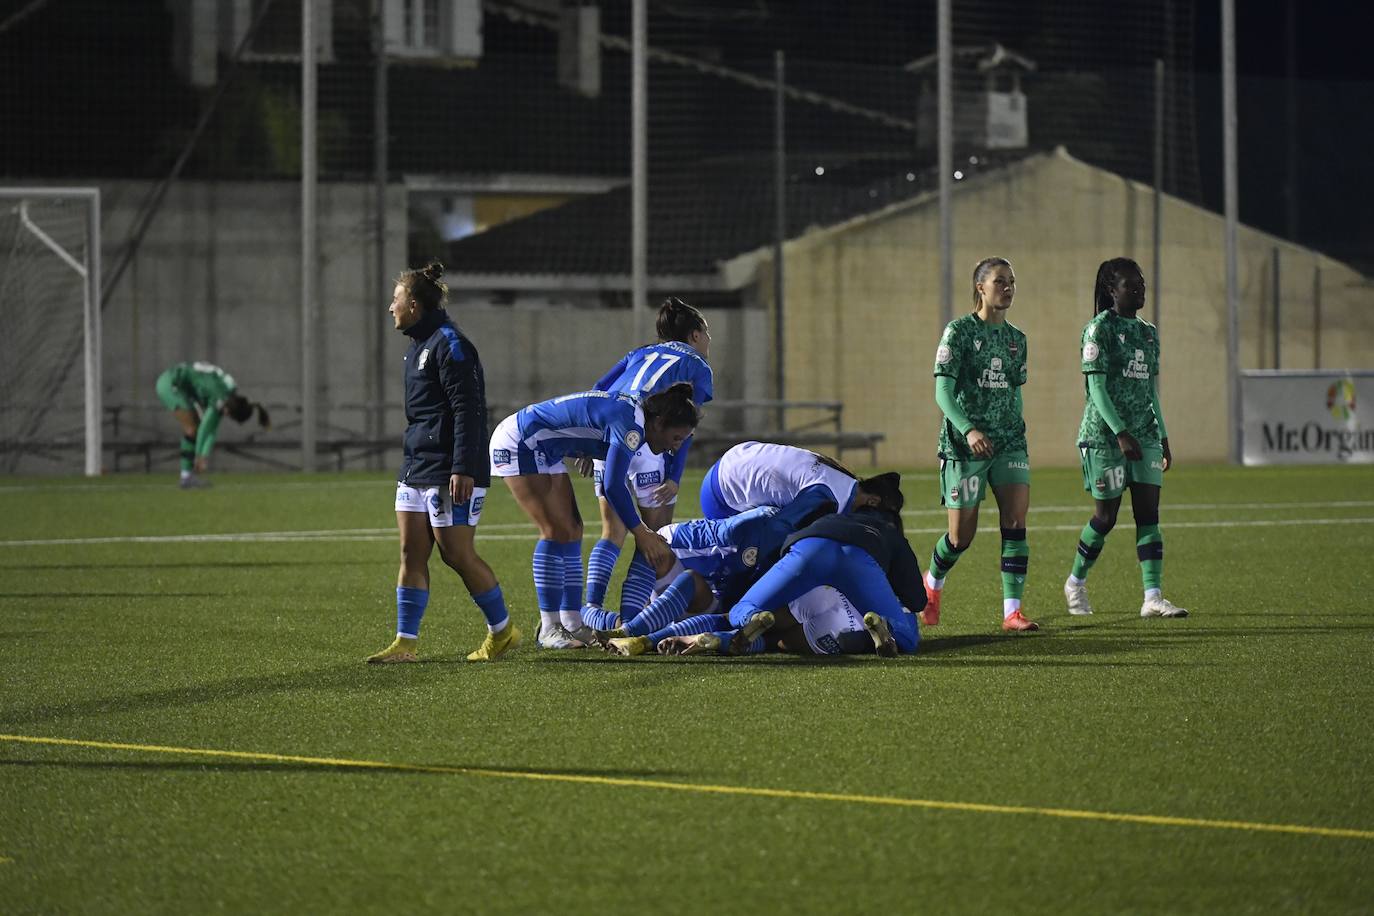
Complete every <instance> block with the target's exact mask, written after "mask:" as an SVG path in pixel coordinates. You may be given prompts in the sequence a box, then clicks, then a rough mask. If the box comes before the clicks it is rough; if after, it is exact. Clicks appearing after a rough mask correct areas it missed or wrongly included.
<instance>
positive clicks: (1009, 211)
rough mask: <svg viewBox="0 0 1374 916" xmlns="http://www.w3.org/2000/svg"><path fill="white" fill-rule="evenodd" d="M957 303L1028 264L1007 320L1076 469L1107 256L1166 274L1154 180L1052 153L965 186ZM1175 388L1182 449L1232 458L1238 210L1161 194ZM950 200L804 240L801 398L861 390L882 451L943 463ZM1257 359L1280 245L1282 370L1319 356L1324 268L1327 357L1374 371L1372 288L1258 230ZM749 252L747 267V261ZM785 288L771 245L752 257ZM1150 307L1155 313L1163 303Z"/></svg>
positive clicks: (1254, 362)
mask: <svg viewBox="0 0 1374 916" xmlns="http://www.w3.org/2000/svg"><path fill="white" fill-rule="evenodd" d="M954 199H955V216H956V218H955V246H954V262H955V265H956V268H955V298H954V308H955V313H956V314H959V313H960V312H962V311H963V310H966V309H968V308H970V307H971V297H972V285H971V282H970V278H969V274H970V273H971V271H972V268H973V265H974V264H975V263H977V261H978V260H979V259H981V258H983V257H986V256H989V255H1001V256H1004V257H1007V258H1009V259H1010V260H1011V261H1012V263H1013V265H1014V266H1015V269H1016V277H1017V286H1018V290H1017V296H1016V302H1015V304H1014V306H1013V307H1012V311H1011V313H1010V315H1009V318H1010V320H1011V321H1013V322H1014V323H1015V324H1017V325H1018V326H1020V327H1021V328H1022V329H1023V330H1024V331H1025V332H1026V334H1027V335H1028V337H1029V351H1030V383H1029V385H1028V386H1027V388H1026V391H1025V404H1026V422H1027V426H1028V428H1029V429H1028V437H1029V445H1030V449H1031V457H1032V461H1033V462H1034V463H1035V464H1036V465H1037V466H1054V465H1076V463H1077V460H1078V456H1077V452H1076V450H1075V444H1074V443H1075V437H1076V433H1077V429H1078V422H1079V419H1080V418H1081V415H1082V408H1083V381H1082V375H1081V373H1080V371H1079V350H1078V342H1079V334H1080V331H1081V329H1082V327H1083V325H1084V324H1085V323H1086V322H1087V321H1088V319H1089V318H1090V317H1091V314H1092V288H1093V281H1094V279H1095V276H1096V271H1097V265H1098V264H1099V263H1100V262H1101V261H1103V260H1105V259H1107V258H1110V257H1116V256H1121V255H1125V256H1127V257H1132V258H1134V259H1135V260H1136V261H1138V262H1139V263H1140V264H1141V266H1142V267H1143V268H1144V270H1145V273H1146V281H1147V283H1149V284H1151V286H1153V284H1154V282H1155V278H1154V277H1151V276H1150V272H1151V269H1152V257H1153V255H1152V248H1151V239H1152V218H1153V217H1152V198H1151V192H1150V190H1149V189H1148V188H1146V187H1143V186H1141V185H1138V184H1134V183H1132V182H1128V181H1125V180H1124V179H1122V178H1120V177H1118V176H1115V175H1112V174H1110V173H1108V172H1104V171H1102V170H1099V169H1096V168H1093V167H1091V166H1088V165H1086V164H1083V163H1080V162H1078V161H1077V160H1074V159H1072V158H1071V157H1069V156H1068V155H1067V154H1065V153H1063V152H1057V153H1053V154H1046V155H1044V156H1038V157H1035V158H1033V159H1030V160H1027V161H1026V162H1024V163H1022V164H1020V165H1018V166H1015V167H1012V168H1010V169H1008V170H1006V171H1005V172H1001V173H998V174H996V175H993V176H989V177H987V178H985V179H981V180H979V181H977V182H974V183H970V184H968V185H961V186H957V187H956V194H955V198H954ZM1163 211H1164V212H1163V227H1164V238H1165V242H1166V244H1165V248H1164V251H1163V255H1162V258H1163V262H1162V263H1163V266H1162V273H1163V285H1162V289H1161V292H1162V299H1161V302H1162V311H1161V317H1160V322H1159V324H1160V334H1161V339H1162V364H1163V375H1162V380H1161V390H1162V395H1163V404H1164V411H1165V419H1166V421H1167V423H1168V427H1169V434H1170V445H1171V447H1172V449H1173V452H1174V454H1175V456H1176V457H1177V458H1178V459H1179V461H1180V462H1195V461H1224V460H1225V459H1226V457H1227V437H1226V435H1225V433H1224V430H1225V429H1226V390H1227V389H1226V375H1225V372H1226V342H1225V341H1226V338H1225V335H1226V295H1225V273H1224V262H1223V247H1222V246H1223V239H1222V220H1221V219H1220V217H1219V216H1217V215H1216V214H1214V213H1210V212H1208V211H1205V210H1202V209H1200V208H1198V207H1195V206H1193V205H1191V204H1187V203H1185V202H1183V201H1179V200H1176V199H1172V198H1168V199H1166V200H1165V203H1164V207H1163ZM938 220H939V213H938V207H937V205H936V203H935V201H934V199H933V198H926V199H924V200H921V201H917V202H915V203H910V204H904V205H900V206H897V207H893V208H891V209H890V210H888V211H886V212H884V213H880V214H877V215H874V216H871V217H868V218H865V219H861V220H856V221H854V222H852V223H850V224H848V225H845V226H842V227H836V228H831V229H827V230H823V231H817V232H814V233H811V234H809V235H807V236H804V237H802V238H799V239H796V240H794V241H792V242H789V243H788V245H787V249H786V255H785V256H786V258H787V299H786V319H787V325H786V326H787V364H788V366H789V367H791V368H790V371H789V372H788V380H787V393H788V396H789V397H791V398H834V399H838V400H843V401H844V402H845V403H846V405H847V406H846V409H845V413H846V425H847V426H850V427H852V428H854V429H871V430H879V431H883V432H886V433H887V436H888V439H887V441H886V443H885V444H884V446H883V447H882V449H881V452H880V456H879V458H880V461H881V462H882V463H884V464H889V465H916V466H930V465H932V464H933V462H934V460H935V459H934V453H935V447H936V435H937V431H938V422H939V415H938V410H937V408H936V406H935V403H934V384H933V380H932V378H931V369H932V366H933V361H934V353H935V346H936V343H937V341H938V338H939V336H940V333H941V331H942V326H941V323H940V321H939V307H938V296H939V261H938V246H937V234H936V233H937V229H938ZM1239 242H1240V280H1241V296H1242V299H1241V316H1242V317H1241V323H1242V340H1241V363H1242V368H1271V367H1272V347H1273V333H1272V329H1271V324H1272V314H1273V311H1272V298H1273V297H1272V285H1273V283H1272V273H1271V271H1272V267H1271V265H1272V263H1273V252H1274V249H1275V247H1277V248H1278V249H1279V252H1280V265H1281V274H1280V277H1281V281H1280V282H1281V294H1282V301H1283V306H1282V309H1281V315H1282V318H1283V324H1282V329H1281V342H1282V350H1281V352H1282V365H1283V367H1284V368H1310V367H1312V365H1313V353H1314V349H1313V348H1314V337H1313V333H1312V326H1313V318H1312V312H1313V310H1312V301H1313V275H1314V270H1315V268H1317V267H1318V266H1319V267H1320V278H1321V304H1322V319H1321V326H1322V333H1321V338H1320V342H1321V362H1322V365H1323V366H1325V367H1336V366H1340V367H1370V366H1374V285H1371V283H1370V281H1369V280H1367V279H1366V278H1363V277H1361V276H1360V275H1358V274H1357V273H1355V272H1354V271H1352V270H1351V269H1349V268H1347V267H1345V266H1344V265H1341V264H1339V263H1336V262H1334V261H1331V260H1330V259H1327V258H1322V257H1320V256H1318V255H1317V254H1315V253H1314V252H1312V251H1310V250H1306V249H1302V248H1300V247H1298V246H1295V245H1291V244H1289V243H1287V242H1282V241H1279V240H1277V239H1275V238H1273V237H1272V236H1268V235H1265V234H1263V233H1260V232H1257V231H1254V230H1251V229H1247V228H1242V229H1241V232H1240V237H1239ZM750 260H751V259H750V258H745V259H741V260H740V261H738V262H737V263H735V264H734V265H732V269H735V270H744V269H746V268H747V267H749V266H750V265H749V263H748V262H749V261H750ZM752 260H753V265H752V266H753V268H754V269H755V270H756V276H757V277H758V278H759V281H758V282H759V287H760V292H761V296H762V297H763V298H764V299H765V300H771V291H770V290H769V286H770V282H771V281H770V278H771V266H770V264H769V257H768V255H767V253H765V252H760V253H759V254H758V255H757V256H755V257H754V258H753V259H752ZM1143 314H1144V317H1147V318H1149V317H1150V311H1149V307H1148V306H1147V310H1146V312H1145V313H1143Z"/></svg>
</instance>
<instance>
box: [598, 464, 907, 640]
mask: <svg viewBox="0 0 1374 916" xmlns="http://www.w3.org/2000/svg"><path fill="white" fill-rule="evenodd" d="M902 503H903V499H902V494H901V490H900V489H896V490H894V492H893V493H892V494H891V495H889V496H888V497H887V498H886V499H885V500H884V501H883V502H882V503H881V504H880V505H878V506H864V507H862V508H859V509H856V510H854V512H852V513H849V514H844V513H834V514H831V515H827V516H824V517H823V518H821V519H819V520H817V521H816V522H814V523H812V524H811V525H808V526H807V527H805V528H803V529H801V530H799V531H796V532H794V533H793V534H791V535H789V536H788V538H787V540H786V541H785V542H784V544H783V549H782V556H781V558H780V559H779V560H778V562H777V563H775V564H774V565H773V566H772V567H771V568H770V569H768V570H767V571H766V572H765V573H763V575H762V576H760V577H759V579H758V581H757V582H755V583H754V584H753V585H752V586H750V588H749V590H748V591H746V592H745V593H744V595H743V597H742V598H740V600H739V601H738V602H737V603H735V604H734V605H733V606H732V607H730V608H729V610H728V612H727V615H726V616H727V618H728V622H729V625H730V628H731V629H733V630H736V631H737V632H735V633H734V634H733V635H732V636H731V638H730V640H729V643H728V644H726V645H724V648H725V650H726V651H727V652H729V653H730V654H734V655H738V654H743V653H744V652H745V651H747V649H748V647H749V645H750V644H751V643H752V642H753V640H754V639H755V638H757V637H758V636H759V635H760V634H761V633H763V632H764V631H766V630H767V629H768V628H770V627H771V626H773V625H774V624H775V623H776V619H775V616H774V614H773V610H774V609H776V608H781V607H784V606H786V605H788V604H789V603H790V602H792V601H794V600H795V599H797V598H799V597H801V596H802V595H804V594H806V593H807V592H809V591H811V590H812V589H814V588H817V587H819V586H823V585H829V586H832V587H833V588H835V589H836V590H838V591H839V592H841V593H842V594H844V595H845V596H846V597H847V598H849V600H850V601H851V602H852V603H853V604H854V605H855V606H856V607H857V608H860V609H862V610H863V611H864V615H863V620H864V625H865V628H866V629H869V630H870V631H871V632H874V633H875V642H877V643H878V644H879V645H880V651H882V652H883V654H892V655H895V654H896V653H897V652H898V651H902V652H915V651H916V649H917V646H918V645H919V644H920V639H921V637H920V630H919V627H918V626H917V623H916V617H915V614H916V613H918V612H919V611H920V610H921V609H922V608H924V607H925V600H926V596H925V589H924V588H923V587H922V582H921V567H920V563H919V561H917V559H916V555H915V554H914V553H913V552H912V550H911V544H910V543H908V542H907V539H906V538H905V537H904V536H903V534H902V527H901V514H900V513H901V508H902ZM698 632H701V631H698ZM657 635H658V636H659V638H660V639H662V638H663V634H661V633H660V634H657ZM671 635H689V634H686V633H673V634H671ZM717 635H720V634H719V632H718V633H717ZM654 636H655V634H650V635H648V636H641V637H633V636H632V637H627V638H625V639H624V640H621V641H619V642H617V641H615V640H612V641H611V646H612V648H613V649H614V650H615V651H619V652H621V653H622V654H633V655H638V654H642V653H644V652H646V651H648V650H649V649H650V648H652V647H654V646H656V645H657V643H656V642H654V641H653V640H654ZM629 640H639V642H635V643H631V642H630V641H629Z"/></svg>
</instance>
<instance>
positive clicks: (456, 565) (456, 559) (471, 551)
mask: <svg viewBox="0 0 1374 916" xmlns="http://www.w3.org/2000/svg"><path fill="white" fill-rule="evenodd" d="M439 557H440V558H441V559H442V560H443V561H444V565H445V566H447V567H448V568H449V569H452V570H454V571H455V572H459V573H462V572H467V571H469V570H471V569H473V568H474V567H475V566H476V565H477V562H478V556H477V550H476V548H475V547H473V546H472V545H471V544H465V545H462V546H457V547H449V548H448V549H444V547H442V546H441V547H440V548H439Z"/></svg>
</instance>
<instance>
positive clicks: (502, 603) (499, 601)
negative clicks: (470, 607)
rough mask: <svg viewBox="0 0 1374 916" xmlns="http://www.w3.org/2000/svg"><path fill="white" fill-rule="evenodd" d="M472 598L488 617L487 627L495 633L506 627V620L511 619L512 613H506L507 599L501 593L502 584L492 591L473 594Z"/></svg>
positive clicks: (484, 615)
mask: <svg viewBox="0 0 1374 916" xmlns="http://www.w3.org/2000/svg"><path fill="white" fill-rule="evenodd" d="M472 600H473V601H475V602H476V603H477V607H478V608H480V609H481V611H482V616H483V617H485V618H487V629H488V630H490V631H491V632H493V633H498V632H500V631H501V630H504V629H505V628H506V622H507V621H509V620H510V614H508V613H506V599H505V596H504V595H502V594H501V586H499V585H498V586H496V587H495V588H493V589H491V590H490V591H486V592H482V594H480V595H473V596H472Z"/></svg>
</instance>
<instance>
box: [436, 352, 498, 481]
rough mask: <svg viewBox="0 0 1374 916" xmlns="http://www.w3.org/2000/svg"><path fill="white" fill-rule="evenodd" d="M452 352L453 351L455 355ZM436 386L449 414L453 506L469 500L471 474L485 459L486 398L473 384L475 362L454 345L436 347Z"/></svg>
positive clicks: (472, 355)
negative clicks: (440, 392)
mask: <svg viewBox="0 0 1374 916" xmlns="http://www.w3.org/2000/svg"><path fill="white" fill-rule="evenodd" d="M455 351H456V352H455ZM434 361H435V365H436V367H437V368H438V370H439V384H440V385H441V386H443V389H444V398H445V400H447V401H448V409H449V412H450V413H451V414H452V415H453V458H452V464H451V465H450V467H449V475H450V477H449V496H450V497H452V499H453V501H454V502H455V503H465V502H467V501H468V500H469V499H471V498H472V489H473V486H474V484H475V480H474V479H473V478H474V471H475V470H476V469H477V468H478V467H480V466H481V464H482V463H483V462H486V461H488V460H489V456H488V454H487V450H486V443H485V442H483V441H482V439H483V436H482V428H483V425H484V424H485V423H486V414H487V405H486V398H484V397H483V396H482V393H481V391H480V390H479V388H478V385H477V365H478V364H477V359H476V358H475V355H474V354H471V353H468V352H466V351H465V348H463V347H462V344H461V341H460V342H459V343H458V346H457V347H455V346H453V344H452V343H450V345H449V346H447V347H444V346H440V347H437V348H436V353H435V360H434Z"/></svg>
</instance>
